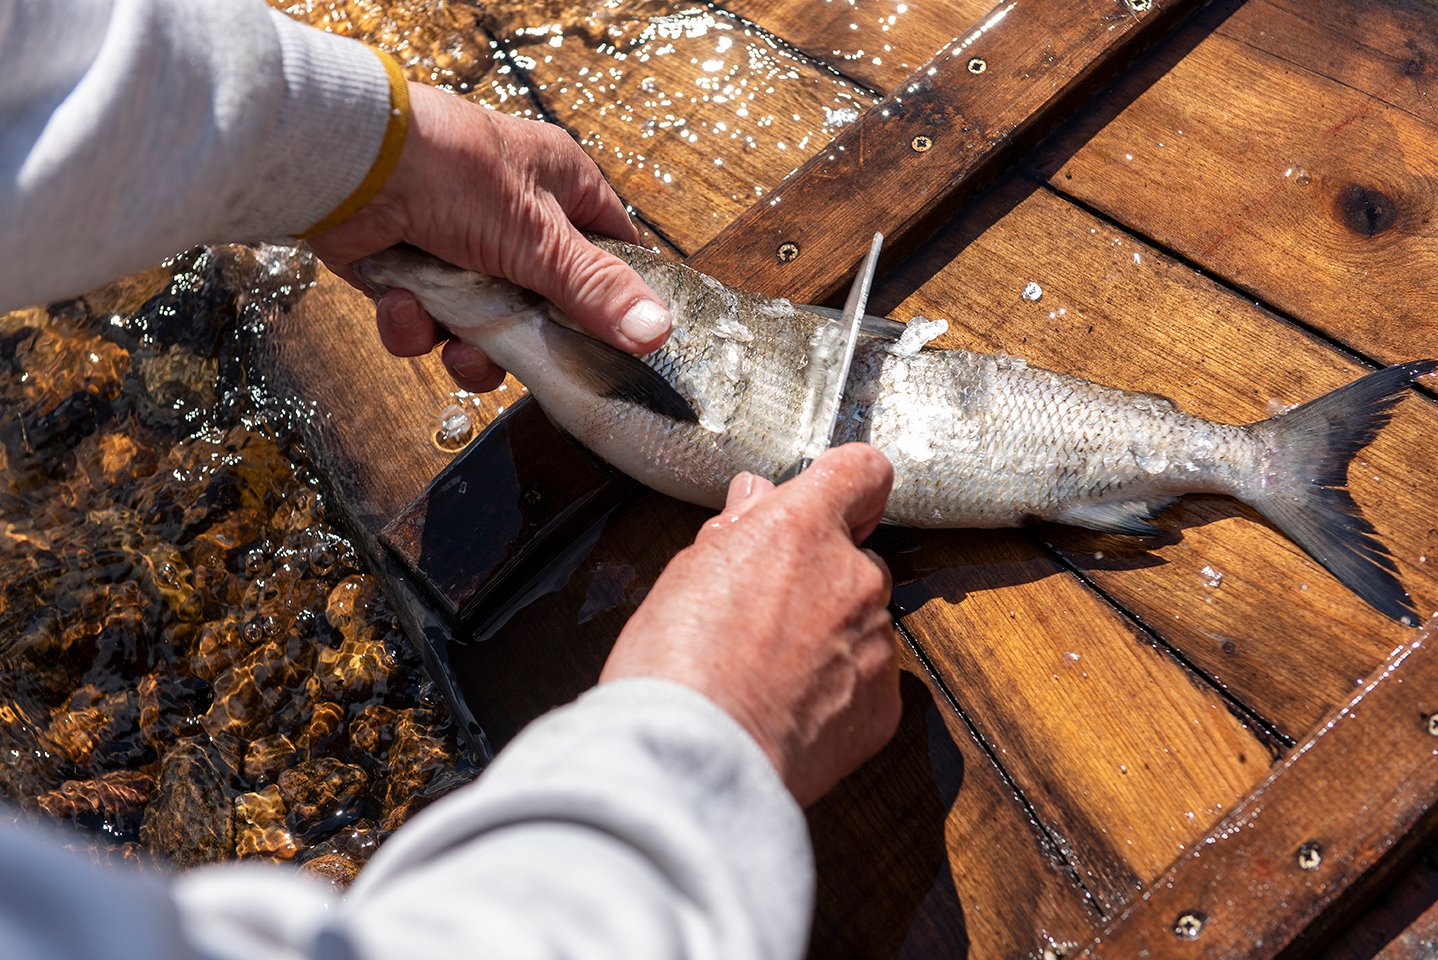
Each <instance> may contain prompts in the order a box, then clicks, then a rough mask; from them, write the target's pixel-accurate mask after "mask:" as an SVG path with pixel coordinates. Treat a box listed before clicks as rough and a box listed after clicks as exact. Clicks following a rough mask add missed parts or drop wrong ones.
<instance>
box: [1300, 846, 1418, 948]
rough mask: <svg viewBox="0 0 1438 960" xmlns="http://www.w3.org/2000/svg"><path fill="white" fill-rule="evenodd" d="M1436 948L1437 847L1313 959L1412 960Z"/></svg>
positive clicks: (1346, 926)
mask: <svg viewBox="0 0 1438 960" xmlns="http://www.w3.org/2000/svg"><path fill="white" fill-rule="evenodd" d="M1435 947H1438V847H1430V848H1429V850H1428V851H1427V852H1426V854H1425V855H1424V856H1422V857H1420V858H1419V859H1418V860H1417V861H1416V862H1415V863H1414V864H1413V865H1412V866H1411V867H1409V868H1408V869H1407V870H1405V871H1403V872H1402V873H1400V874H1399V875H1398V876H1397V877H1396V878H1395V879H1394V880H1393V882H1392V883H1390V884H1389V885H1388V887H1387V888H1386V889H1385V890H1383V891H1382V893H1380V894H1379V895H1378V896H1377V897H1376V898H1375V899H1374V900H1373V902H1372V903H1371V904H1369V905H1368V906H1367V907H1365V908H1364V909H1363V911H1362V912H1361V913H1359V914H1358V915H1357V916H1355V917H1354V918H1353V920H1352V922H1351V923H1348V924H1347V925H1345V926H1344V928H1343V929H1342V930H1341V931H1337V932H1335V933H1334V936H1333V940H1332V942H1331V943H1329V944H1327V945H1325V946H1324V947H1323V948H1322V949H1321V950H1319V951H1318V952H1317V954H1316V955H1315V956H1316V957H1317V960H1413V958H1416V957H1424V958H1427V957H1431V956H1432V955H1433V953H1434V950H1435Z"/></svg>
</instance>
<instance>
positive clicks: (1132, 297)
mask: <svg viewBox="0 0 1438 960" xmlns="http://www.w3.org/2000/svg"><path fill="white" fill-rule="evenodd" d="M1031 282H1032V283H1038V284H1039V286H1040V288H1041V290H1042V296H1041V298H1040V299H1039V300H1037V301H1029V300H1025V299H1023V297H1022V296H1021V293H1022V291H1023V290H1024V288H1025V287H1026V286H1027V284H1029V283H1031ZM874 301H875V303H876V304H877V305H878V306H879V307H880V308H881V309H886V310H892V312H893V315H894V316H896V317H899V318H908V317H910V316H912V315H915V314H921V315H924V316H929V317H946V318H952V325H951V332H950V333H949V334H948V335H947V336H946V337H945V338H944V339H943V340H942V341H940V343H941V344H943V345H946V346H956V347H965V348H969V349H976V350H984V351H998V352H1009V353H1014V354H1019V355H1022V356H1023V357H1025V358H1026V359H1027V360H1028V361H1029V362H1031V363H1033V364H1036V365H1039V366H1046V367H1050V368H1052V369H1057V370H1062V371H1063V372H1066V373H1071V374H1074V375H1077V376H1082V377H1086V378H1088V379H1091V380H1094V381H1097V382H1100V383H1107V384H1112V385H1114V386H1119V387H1122V388H1124V389H1128V390H1136V391H1143V392H1157V393H1163V394H1166V395H1168V396H1170V397H1172V398H1173V399H1174V400H1175V401H1176V402H1177V403H1178V404H1179V405H1180V406H1181V407H1182V408H1184V409H1185V410H1188V411H1190V412H1192V413H1195V414H1198V415H1200V416H1205V417H1209V418H1211V419H1216V420H1222V421H1226V422H1232V423H1243V422H1248V421H1253V420H1261V419H1264V418H1265V417H1267V416H1270V415H1271V414H1272V413H1273V412H1274V406H1275V405H1278V406H1279V407H1287V406H1290V405H1292V404H1294V403H1297V402H1299V401H1302V400H1307V399H1311V398H1314V397H1317V396H1320V395H1321V394H1323V393H1324V392H1326V391H1328V390H1331V389H1333V388H1335V387H1338V386H1341V385H1342V384H1344V383H1347V382H1348V381H1350V380H1352V379H1354V378H1356V377H1358V376H1360V375H1361V374H1362V373H1364V372H1366V370H1365V368H1364V367H1363V366H1361V365H1360V364H1357V363H1355V362H1354V361H1352V360H1351V359H1349V358H1348V357H1346V356H1343V355H1342V354H1340V353H1338V352H1337V351H1335V350H1334V349H1333V348H1332V347H1330V346H1328V345H1327V344H1325V343H1323V342H1322V341H1320V340H1318V339H1317V338H1315V337H1313V336H1312V335H1310V334H1308V333H1307V332H1305V331H1303V330H1302V329H1299V328H1297V327H1295V326H1293V325H1292V324H1289V323H1286V322H1284V321H1282V320H1279V319H1277V318H1275V317H1274V316H1272V315H1271V314H1269V313H1267V312H1265V311H1264V310H1262V309H1261V308H1258V307H1255V306H1254V305H1253V303H1252V302H1251V301H1249V300H1246V299H1244V298H1242V297H1239V296H1236V295H1234V294H1232V293H1231V292H1229V291H1227V290H1225V289H1224V288H1223V287H1221V286H1219V285H1218V284H1216V283H1214V282H1213V281H1211V280H1209V279H1206V278H1204V277H1200V276H1198V275H1197V274H1195V273H1194V271H1193V270H1191V269H1189V268H1187V267H1185V266H1183V265H1182V264H1178V263H1175V262H1174V261H1173V260H1171V259H1169V258H1168V257H1166V256H1164V255H1163V254H1162V253H1161V252H1159V251H1156V250H1155V249H1153V248H1152V247H1150V246H1149V245H1147V244H1145V243H1143V242H1142V241H1140V240H1138V239H1137V238H1135V237H1134V236H1133V235H1132V234H1130V233H1128V232H1126V231H1124V230H1122V229H1120V228H1117V227H1115V226H1114V225H1112V224H1110V223H1106V222H1105V221H1103V220H1101V219H1099V218H1097V217H1094V216H1093V215H1091V214H1089V213H1086V212H1085V211H1083V210H1080V209H1078V208H1076V207H1074V206H1073V205H1072V204H1070V203H1068V202H1066V201H1065V200H1063V199H1062V198H1061V197H1058V196H1056V195H1055V194H1054V193H1052V192H1051V191H1049V190H1047V189H1043V188H1035V186H1034V185H1033V184H1031V183H1028V182H1026V181H1024V180H1022V179H1021V178H1015V179H1010V180H1008V181H1006V182H1005V183H1004V184H1002V185H1000V186H999V187H997V188H996V189H994V190H993V191H991V192H990V194H989V195H988V196H987V197H986V198H985V200H984V201H983V202H981V203H979V204H977V205H976V206H975V208H974V209H973V210H972V211H970V212H968V213H967V214H966V215H965V216H964V217H962V218H959V219H957V220H955V221H954V222H953V223H952V224H951V225H950V226H949V227H948V228H947V229H946V230H945V231H943V232H942V233H941V234H940V235H938V236H937V237H936V238H935V239H934V240H933V241H932V242H931V243H929V244H928V245H926V247H925V248H924V250H923V251H922V252H921V253H920V254H919V255H917V256H915V257H914V258H912V259H911V260H910V261H909V262H906V263H905V264H903V265H901V266H900V268H899V269H897V270H895V271H894V272H893V273H892V274H890V275H889V276H888V277H886V278H884V280H883V281H882V282H881V283H880V285H879V286H878V288H877V289H876V290H875V294H874ZM1076 346H1077V347H1078V349H1076ZM1431 379H1432V378H1430V380H1431ZM1435 437H1438V407H1435V405H1434V404H1433V403H1432V402H1431V400H1430V399H1428V398H1427V397H1425V396H1423V395H1420V394H1417V393H1415V394H1414V395H1413V396H1411V397H1410V398H1408V399H1407V400H1405V401H1403V403H1402V404H1401V405H1400V406H1399V407H1398V409H1397V411H1396V414H1395V417H1394V421H1393V423H1392V424H1391V425H1390V426H1389V427H1388V428H1387V429H1386V430H1385V431H1384V432H1383V433H1382V434H1381V435H1380V437H1379V438H1378V440H1376V441H1375V442H1374V443H1373V444H1372V445H1371V446H1370V447H1369V448H1368V450H1366V451H1365V452H1364V453H1363V455H1362V458H1361V461H1360V463H1359V464H1357V465H1356V466H1355V468H1354V470H1353V471H1352V472H1351V481H1352V489H1353V490H1354V494H1355V496H1356V498H1357V500H1358V502H1359V503H1360V505H1361V506H1362V507H1363V508H1364V510H1365V512H1366V514H1367V515H1368V517H1369V518H1370V519H1371V520H1372V521H1373V522H1374V523H1375V524H1376V526H1377V528H1378V530H1379V531H1380V534H1381V536H1382V539H1383V540H1384V542H1385V543H1387V544H1388V545H1389V546H1390V547H1391V548H1392V550H1393V551H1394V556H1395V557H1396V558H1397V561H1398V565H1399V570H1400V575H1401V578H1402V580H1403V582H1404V583H1405V585H1406V586H1407V587H1408V589H1409V590H1410V592H1411V593H1412V594H1413V596H1414V598H1415V600H1416V601H1417V603H1418V606H1419V609H1420V610H1426V611H1431V610H1432V609H1434V607H1435V606H1438V529H1434V528H1433V524H1432V523H1431V522H1419V523H1415V522H1414V520H1415V518H1432V517H1434V516H1438V468H1435V466H1434V464H1433V462H1432V460H1431V459H1426V458H1415V457H1414V456H1412V451H1414V450H1419V449H1424V448H1426V447H1429V446H1431V445H1432V444H1433V442H1434V439H1433V438H1435ZM1160 526H1161V527H1162V528H1163V529H1164V530H1165V531H1167V533H1166V535H1165V536H1164V537H1163V538H1161V539H1160V540H1159V541H1158V542H1157V543H1153V542H1148V541H1145V540H1143V539H1137V538H1129V537H1114V536H1106V535H1102V534H1097V533H1092V532H1089V531H1081V530H1076V529H1073V528H1065V527H1060V526H1057V525H1050V526H1045V527H1042V528H1040V529H1038V530H1036V531H1034V534H1035V536H1036V537H1039V538H1042V539H1044V540H1046V541H1047V542H1049V543H1051V544H1053V545H1055V546H1056V547H1057V548H1058V549H1059V550H1060V551H1061V555H1062V557H1063V559H1064V561H1065V562H1066V563H1068V564H1070V565H1072V567H1074V568H1075V569H1077V570H1078V571H1080V572H1081V574H1082V576H1083V577H1084V578H1085V579H1086V580H1088V581H1089V582H1091V583H1093V584H1095V585H1096V586H1097V587H1098V588H1099V589H1101V590H1102V591H1103V592H1104V594H1105V595H1107V596H1109V597H1111V598H1112V599H1114V600H1115V601H1117V602H1118V603H1119V604H1120V605H1121V606H1122V607H1123V608H1124V609H1126V610H1128V611H1130V612H1131V613H1132V614H1133V615H1134V616H1135V617H1136V618H1137V619H1138V620H1139V621H1140V622H1142V623H1143V624H1144V625H1145V626H1146V627H1147V628H1148V629H1149V630H1150V631H1151V632H1152V633H1153V634H1154V635H1155V636H1156V637H1157V638H1159V639H1161V640H1162V641H1163V642H1164V643H1166V644H1168V645H1170V646H1171V647H1173V648H1174V649H1176V650H1178V651H1180V652H1181V653H1182V655H1183V656H1184V657H1185V658H1186V659H1187V661H1188V662H1190V663H1192V664H1194V665H1196V666H1197V667H1199V668H1200V669H1201V670H1202V671H1203V672H1204V673H1206V674H1207V675H1208V676H1210V677H1213V678H1215V680H1216V681H1217V682H1218V683H1220V684H1222V685H1223V686H1224V687H1225V688H1226V689H1228V690H1229V691H1230V692H1231V693H1232V694H1233V695H1234V696H1235V697H1237V698H1238V699H1239V700H1240V701H1242V702H1243V703H1244V704H1246V705H1248V706H1249V707H1251V708H1252V709H1253V710H1254V711H1256V713H1257V714H1259V715H1260V716H1262V717H1263V718H1265V719H1266V720H1267V721H1269V722H1271V723H1272V724H1273V725H1274V726H1275V727H1276V728H1277V729H1278V730H1279V731H1281V732H1282V733H1284V734H1285V735H1287V736H1288V737H1290V738H1292V739H1298V738H1301V737H1302V736H1303V734H1304V733H1305V732H1306V731H1308V730H1309V729H1310V728H1311V727H1312V726H1313V725H1314V724H1315V723H1317V722H1318V721H1319V720H1320V719H1321V718H1322V717H1324V716H1325V715H1327V714H1328V713H1329V712H1330V711H1331V710H1333V709H1335V708H1336V707H1337V706H1338V705H1339V704H1341V703H1343V702H1344V701H1345V700H1346V699H1347V697H1348V695H1349V694H1350V693H1351V692H1352V690H1353V688H1354V684H1355V683H1356V682H1357V680H1359V679H1360V678H1362V677H1363V676H1365V675H1367V674H1368V673H1369V672H1370V671H1371V670H1372V669H1373V668H1374V667H1375V666H1376V665H1377V664H1378V663H1380V662H1381V661H1382V659H1383V657H1385V656H1386V655H1387V653H1388V652H1389V651H1390V650H1392V649H1393V648H1394V647H1396V646H1397V645H1398V644H1399V643H1401V642H1402V640H1403V638H1404V637H1405V636H1406V635H1407V633H1408V632H1409V630H1407V629H1405V628H1404V627H1402V626H1401V625H1399V624H1397V623H1394V622H1392V621H1390V620H1388V619H1387V618H1385V617H1383V616H1382V615H1381V614H1379V613H1377V612H1376V611H1374V610H1373V609H1371V608H1370V607H1368V606H1367V605H1366V604H1364V603H1363V602H1362V601H1361V600H1359V599H1358V597H1357V596H1355V595H1354V594H1353V593H1351V592H1350V591H1349V590H1347V589H1346V588H1345V587H1343V586H1341V585H1340V584H1339V583H1338V582H1337V581H1336V580H1334V579H1333V578H1332V577H1331V576H1330V575H1329V574H1328V573H1327V572H1326V571H1324V570H1323V569H1322V568H1321V567H1319V566H1318V565H1317V564H1315V563H1314V562H1313V561H1312V560H1311V559H1309V558H1308V557H1307V556H1306V555H1305V554H1303V553H1302V551H1301V550H1299V549H1298V548H1297V547H1296V546H1294V545H1293V544H1292V543H1291V542H1290V541H1288V540H1287V539H1286V538H1284V537H1283V535H1282V534H1280V533H1278V532H1277V531H1275V530H1274V529H1272V528H1270V527H1269V526H1268V525H1267V524H1266V523H1264V522H1263V521H1262V520H1261V519H1258V518H1257V516H1256V515H1255V514H1253V513H1252V512H1251V511H1249V510H1247V509H1246V508H1244V507H1242V506H1241V505H1239V504H1238V503H1236V502H1235V501H1233V500H1229V499H1227V498H1197V497H1195V498H1186V499H1185V500H1183V501H1181V502H1180V504H1179V505H1178V506H1176V507H1174V508H1172V509H1170V510H1169V511H1167V512H1166V513H1165V514H1163V515H1162V517H1161V519H1160ZM1430 557H1431V558H1432V559H1431V561H1430V559H1429V558H1430Z"/></svg>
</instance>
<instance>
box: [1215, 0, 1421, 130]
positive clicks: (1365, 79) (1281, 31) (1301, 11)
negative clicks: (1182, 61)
mask: <svg viewBox="0 0 1438 960" xmlns="http://www.w3.org/2000/svg"><path fill="white" fill-rule="evenodd" d="M1435 16H1438V10H1435V9H1434V6H1433V4H1432V3H1431V2H1426V0H1417V2H1414V0H1408V2H1400V3H1375V2H1373V0H1327V2H1325V3H1323V4H1314V3H1307V2H1305V0H1254V2H1250V3H1245V4H1243V5H1242V6H1239V7H1238V8H1237V9H1235V10H1234V11H1233V15H1232V16H1230V17H1227V18H1225V19H1223V21H1222V22H1221V23H1219V25H1218V27H1217V29H1218V32H1219V33H1220V34H1222V35H1223V36H1225V37H1231V38H1233V39H1234V40H1238V41H1240V42H1241V43H1246V44H1248V45H1249V46H1251V47H1254V48H1256V49H1258V50H1262V51H1263V52H1265V53H1268V54H1271V55H1273V56H1275V57H1278V58H1280V59H1283V60H1285V61H1287V62H1289V63H1292V64H1294V65H1295V66H1298V67H1300V68H1301V69H1304V70H1308V71H1311V72H1313V73H1317V74H1319V75H1321V76H1325V77H1328V78H1329V79H1331V80H1336V81H1338V82H1339V83H1342V84H1344V85H1345V86H1349V87H1352V88H1354V89H1355V90H1361V91H1363V92H1364V93H1366V94H1367V95H1368V96H1370V97H1374V98H1375V99H1378V100H1382V101H1383V102H1384V103H1386V104H1389V105H1390V106H1394V107H1397V108H1399V109H1400V110H1405V111H1407V112H1408V113H1411V114H1413V115H1414V116H1416V117H1418V118H1420V119H1422V120H1425V121H1427V122H1428V123H1438V97H1435V96H1434V95H1433V83H1434V77H1435V76H1438V38H1435V35H1434V31H1433V23H1434V18H1435Z"/></svg>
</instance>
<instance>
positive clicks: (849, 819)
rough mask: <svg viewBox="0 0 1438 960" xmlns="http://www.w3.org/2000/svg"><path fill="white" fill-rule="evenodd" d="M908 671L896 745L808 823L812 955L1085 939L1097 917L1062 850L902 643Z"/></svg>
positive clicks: (1034, 948)
mask: <svg viewBox="0 0 1438 960" xmlns="http://www.w3.org/2000/svg"><path fill="white" fill-rule="evenodd" d="M900 662H901V665H902V667H903V670H904V673H903V675H902V677H901V682H900V690H901V693H902V695H903V698H904V714H903V717H902V719H901V720H900V722H899V731H898V733H897V734H895V736H894V740H893V741H892V743H891V744H890V746H889V747H887V748H886V749H885V750H884V751H883V752H881V753H880V754H879V755H878V756H877V757H875V758H874V759H873V760H872V761H870V762H869V763H868V764H866V765H865V766H863V767H861V768H860V769H859V771H858V772H857V773H855V774H854V775H853V776H852V777H850V778H849V779H848V780H846V781H844V782H843V783H841V784H840V785H839V787H838V788H837V789H836V790H835V791H834V793H832V794H831V795H829V796H828V797H826V798H825V799H824V800H823V801H821V802H820V803H819V804H818V805H817V806H815V807H814V809H813V810H812V811H810V814H809V832H810V836H811V837H812V839H813V842H814V855H815V859H816V862H817V864H818V868H819V883H820V885H821V895H820V898H819V907H818V910H817V912H816V916H815V926H814V936H813V943H812V944H811V947H810V955H811V956H813V957H815V958H828V957H888V956H899V955H903V956H914V957H951V956H968V957H981V956H990V957H1005V958H1008V957H1021V956H1042V955H1043V951H1044V950H1045V949H1054V948H1056V947H1061V946H1062V945H1066V944H1072V943H1077V942H1079V941H1081V940H1082V939H1084V937H1085V936H1086V931H1087V930H1088V929H1090V928H1091V927H1092V926H1093V924H1094V923H1096V922H1097V920H1098V917H1099V914H1098V911H1097V910H1096V909H1095V908H1094V907H1093V905H1092V904H1091V903H1089V902H1087V901H1086V900H1084V899H1081V898H1080V893H1081V888H1080V887H1079V884H1078V882H1077V879H1076V878H1075V877H1073V875H1072V871H1071V869H1070V867H1069V866H1068V864H1067V863H1066V862H1065V861H1064V858H1063V854H1062V851H1061V850H1060V849H1059V847H1058V844H1057V843H1056V842H1055V838H1053V837H1052V836H1048V835H1045V834H1043V833H1042V832H1041V831H1040V828H1039V827H1038V826H1037V825H1036V824H1035V823H1034V822H1033V821H1032V820H1031V819H1030V817H1029V816H1028V815H1027V811H1026V810H1025V809H1024V808H1023V807H1022V806H1020V805H1019V804H1017V803H1015V802H1014V797H1013V793H1012V789H1011V788H1010V787H1009V785H1008V783H1007V782H1006V781H1005V780H1004V779H1003V778H1002V775H1001V774H1000V773H999V772H998V771H997V769H996V768H995V766H994V763H993V760H992V759H991V758H990V757H989V755H988V754H987V753H986V752H985V749H984V747H983V745H982V744H981V743H980V742H979V741H977V740H976V739H975V737H974V735H973V733H972V732H971V731H970V730H969V728H968V727H967V726H966V725H965V724H964V722H963V720H962V719H961V718H960V717H959V716H958V714H957V712H956V711H955V710H954V708H953V705H952V704H951V703H949V702H948V701H947V700H946V697H947V693H946V692H945V691H944V689H943V687H942V685H941V684H940V683H939V682H938V681H937V680H936V679H935V678H934V677H933V675H932V674H931V673H930V672H929V671H928V670H927V668H926V667H925V666H924V665H923V664H922V663H920V662H919V661H918V660H917V659H916V653H915V651H914V649H913V648H912V647H910V646H908V645H907V644H904V645H903V646H901V647H900ZM876 807H877V808H878V809H880V810H882V811H884V814H883V815H882V816H879V817H875V816H873V814H872V813H871V811H872V810H873V809H874V808H876ZM1015 851H1019V852H1020V853H1021V854H1022V855H1021V856H1018V857H1015V856H1014V853H1015ZM1034 851H1037V854H1038V855H1035V854H1034Z"/></svg>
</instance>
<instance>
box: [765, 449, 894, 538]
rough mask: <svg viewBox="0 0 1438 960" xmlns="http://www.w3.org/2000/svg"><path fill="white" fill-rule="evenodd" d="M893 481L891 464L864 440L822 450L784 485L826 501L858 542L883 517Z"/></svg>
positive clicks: (794, 491) (865, 536)
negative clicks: (801, 471)
mask: <svg viewBox="0 0 1438 960" xmlns="http://www.w3.org/2000/svg"><path fill="white" fill-rule="evenodd" d="M893 485H894V468H893V467H892V466H891V465H890V464H889V459H888V458H887V457H885V456H884V455H883V454H882V453H880V452H879V451H878V450H875V449H874V448H873V447H871V446H869V445H868V444H867V443H846V444H844V445H843V446H842V447H834V448H833V449H830V450H827V451H825V453H824V455H823V456H821V457H819V459H817V460H815V461H814V464H813V466H811V467H809V469H808V470H805V471H804V472H803V473H801V474H799V476H797V477H795V478H794V479H793V480H790V481H789V482H788V483H787V484H785V485H784V486H785V487H788V488H790V489H791V490H792V491H793V493H795V494H800V493H802V495H803V496H805V497H812V498H815V499H817V500H819V501H820V502H822V503H823V504H825V505H826V506H827V507H828V508H829V509H830V510H832V511H833V512H834V514H835V515H837V516H838V517H839V518H840V519H841V520H842V521H843V523H844V524H845V525H846V526H847V527H848V528H849V535H850V536H851V537H852V538H853V540H854V543H856V544H858V543H862V542H863V541H864V540H865V539H867V538H868V536H869V534H871V533H873V532H874V528H875V527H877V526H878V525H879V522H880V521H881V520H883V519H884V508H885V507H886V506H887V505H888V502H889V491H890V489H891V488H892V487H893Z"/></svg>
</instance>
